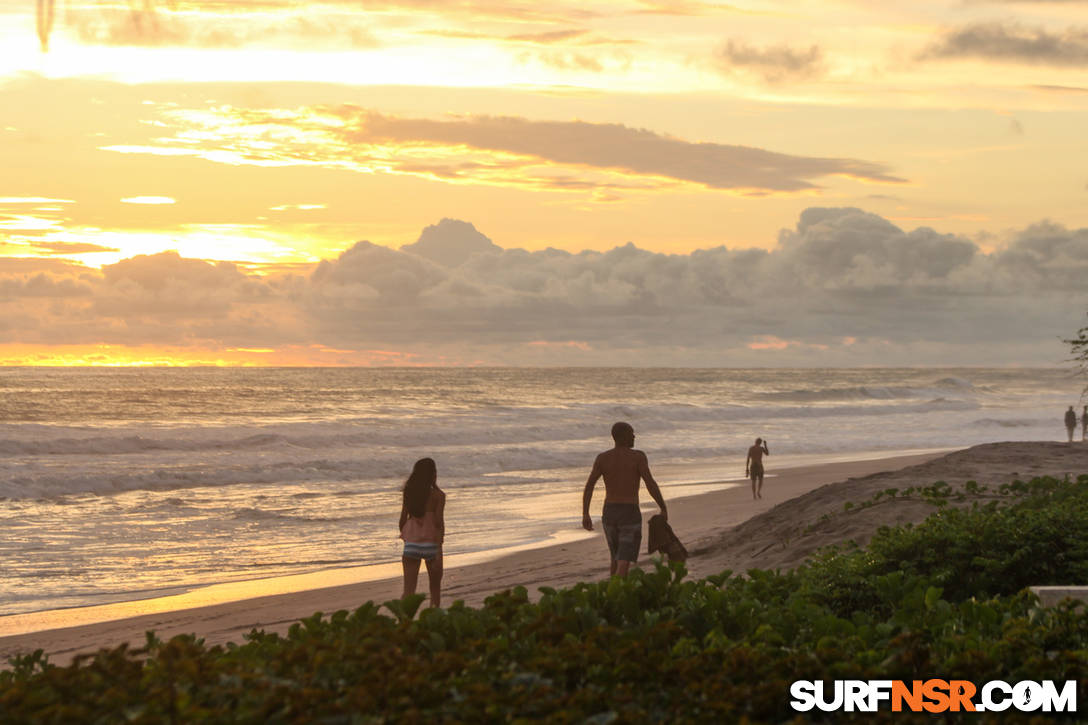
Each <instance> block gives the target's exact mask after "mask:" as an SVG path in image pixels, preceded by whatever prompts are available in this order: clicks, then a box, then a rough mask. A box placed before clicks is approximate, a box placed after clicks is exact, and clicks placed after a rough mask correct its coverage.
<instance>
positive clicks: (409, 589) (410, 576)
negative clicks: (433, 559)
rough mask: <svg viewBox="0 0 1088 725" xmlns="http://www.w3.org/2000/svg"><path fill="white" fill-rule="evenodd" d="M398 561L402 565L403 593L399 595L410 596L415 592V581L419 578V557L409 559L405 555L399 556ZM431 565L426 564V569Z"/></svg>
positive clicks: (402, 597) (402, 596)
mask: <svg viewBox="0 0 1088 725" xmlns="http://www.w3.org/2000/svg"><path fill="white" fill-rule="evenodd" d="M400 563H401V564H402V565H403V566H404V594H402V595H401V599H404V598H405V597H410V596H411V595H413V594H415V593H416V582H417V581H418V580H419V559H409V558H408V557H407V556H404V557H401V560H400ZM430 568H431V565H430V563H428V564H427V570H428V571H430Z"/></svg>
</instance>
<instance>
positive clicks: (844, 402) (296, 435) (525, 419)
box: [0, 388, 981, 467]
mask: <svg viewBox="0 0 1088 725" xmlns="http://www.w3.org/2000/svg"><path fill="white" fill-rule="evenodd" d="M860 391H867V392H865V393H862V392H860ZM839 392H840V393H841V398H842V399H841V400H840V401H839V404H837V405H808V404H805V403H806V402H817V398H818V397H819V396H821V395H822V396H824V397H825V398H826V397H827V396H826V391H825V392H821V391H815V392H813V393H811V395H812V396H813V399H812V400H811V401H804V400H794V401H785V400H783V401H780V404H778V405H745V404H740V403H727V404H718V405H711V404H703V405H696V404H687V403H669V404H648V405H614V404H606V403H586V404H580V405H568V406H562V407H559V406H556V407H535V408H529V407H527V408H522V409H513V410H511V411H510V412H509V413H505V412H504V413H501V414H498V415H496V414H495V413H494V412H493V411H480V410H475V411H470V412H466V413H461V414H443V415H435V416H432V417H430V418H404V419H402V420H399V421H388V420H382V421H374V420H371V419H351V420H347V421H336V422H327V421H325V422H315V423H312V424H303V423H292V424H284V425H271V426H268V427H267V428H265V429H263V430H261V429H254V428H252V427H230V426H223V427H220V428H218V429H211V428H196V427H194V428H177V429H174V430H156V431H148V430H138V431H133V430H127V431H118V432H117V434H116V435H95V436H73V435H71V434H70V431H69V430H68V429H64V428H59V429H54V430H43V429H41V428H40V427H39V428H36V429H34V430H32V431H18V430H16V431H12V430H11V427H10V426H9V427H8V430H6V431H5V432H8V433H9V436H10V434H11V433H12V432H15V433H16V434H17V435H18V437H15V436H11V437H5V438H2V439H0V460H5V459H8V460H10V459H25V458H28V457H36V456H38V457H51V456H94V457H102V456H145V457H150V458H152V459H154V458H157V457H167V458H169V457H170V456H171V454H177V455H178V456H179V457H183V456H185V455H187V454H194V453H195V454H201V453H223V454H229V453H252V454H254V455H278V456H286V455H290V454H292V453H298V454H300V455H306V454H307V453H309V455H313V454H314V453H318V452H323V451H324V452H336V453H337V454H339V452H341V451H344V450H350V449H355V450H360V451H366V450H373V449H379V450H386V449H389V450H405V449H413V448H432V449H433V448H442V447H457V446H494V445H510V446H517V445H525V446H536V445H540V444H545V443H572V442H587V443H588V442H594V444H596V442H597V441H600V440H602V439H603V440H607V437H608V430H609V428H610V426H611V425H612V423H613V422H614V421H616V420H627V421H629V422H631V423H632V424H634V425H635V426H636V427H638V428H640V429H641V430H655V431H665V430H682V429H685V428H687V427H689V426H692V425H703V424H712V425H713V424H716V425H722V426H728V425H730V424H733V423H737V424H746V423H749V422H751V421H774V420H786V419H798V420H804V419H808V418H828V417H836V416H840V417H844V418H853V417H857V416H882V415H897V414H903V413H907V414H917V413H925V412H932V411H946V410H971V409H974V408H978V407H981V403H980V402H979V401H977V400H974V399H971V398H967V399H964V398H959V397H955V396H952V397H949V396H948V395H946V394H943V392H942V391H939V390H930V391H922V390H920V389H919V390H915V391H914V392H913V393H912V395H913V396H916V397H914V398H913V399H902V398H896V397H895V395H899V394H898V393H894V392H888V391H882V392H875V393H874V392H873V391H872V390H871V389H868V388H856V389H849V390H846V391H839ZM922 392H928V393H930V395H928V396H922V395H921V394H922ZM805 395H809V394H807V393H806V394H805ZM805 395H802V396H801V397H805ZM880 396H886V397H883V398H882V397H880ZM785 402H792V404H781V403H785ZM314 465H317V466H318V467H320V466H321V464H320V463H319V462H315V464H314Z"/></svg>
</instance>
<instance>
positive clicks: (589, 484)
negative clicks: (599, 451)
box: [582, 456, 601, 531]
mask: <svg viewBox="0 0 1088 725" xmlns="http://www.w3.org/2000/svg"><path fill="white" fill-rule="evenodd" d="M600 477H601V457H600V456H597V458H595V459H594V461H593V468H592V469H591V470H590V472H589V478H588V479H587V480H586V490H585V491H583V492H582V528H583V529H585V530H586V531H593V519H592V518H590V516H589V502H590V501H591V500H592V499H593V487H594V486H596V485H597V480H598V479H600Z"/></svg>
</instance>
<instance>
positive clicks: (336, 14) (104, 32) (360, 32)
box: [65, 2, 381, 48]
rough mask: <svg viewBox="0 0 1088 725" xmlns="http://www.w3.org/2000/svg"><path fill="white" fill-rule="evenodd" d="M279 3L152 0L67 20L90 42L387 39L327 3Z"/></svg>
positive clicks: (352, 44)
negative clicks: (180, 7)
mask: <svg viewBox="0 0 1088 725" xmlns="http://www.w3.org/2000/svg"><path fill="white" fill-rule="evenodd" d="M275 9H276V10H277V11H278V12H274V13H268V12H267V11H266V12H260V9H259V8H253V7H249V8H241V9H239V8H222V7H218V6H213V7H207V6H205V8H204V10H203V11H201V12H197V13H184V14H183V13H175V12H173V11H171V10H170V9H165V10H164V9H160V8H157V7H156V6H154V5H153V4H151V3H149V2H147V3H144V4H143V5H141V6H133V7H130V8H129V9H128V10H122V9H117V8H104V9H89V8H73V9H71V10H69V11H68V12H67V13H66V15H65V23H66V25H67V26H68V27H70V28H71V29H72V31H73V32H74V33H75V35H76V37H78V38H79V40H80V42H82V43H85V44H89V45H109V46H140V47H153V46H188V47H198V48H238V47H242V46H249V45H280V46H283V45H292V44H297V43H311V42H314V41H321V42H322V44H323V45H326V46H333V47H337V48H344V47H347V48H375V47H379V46H380V45H381V43H380V42H379V41H378V39H377V37H376V36H375V35H374V34H373V32H372V29H371V26H370V25H368V24H367V23H366V22H365V21H364V20H360V19H359V18H357V17H353V16H352V15H353V14H346V13H345V12H344V11H340V10H334V9H330V8H329V7H327V6H326V7H324V8H318V9H317V10H316V11H314V10H312V9H311V10H310V11H308V12H306V13H300V12H297V9H296V8H291V7H290V6H286V5H283V6H279V7H276V8H275ZM254 10H257V12H253V11H254Z"/></svg>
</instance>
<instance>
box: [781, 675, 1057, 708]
mask: <svg viewBox="0 0 1088 725" xmlns="http://www.w3.org/2000/svg"><path fill="white" fill-rule="evenodd" d="M790 696H791V697H792V698H793V699H792V700H790V706H791V707H792V708H793V709H794V710H796V711H797V712H809V711H810V710H812V709H814V708H815V709H817V710H822V711H824V712H836V711H843V712H876V711H877V710H882V709H890V710H891V711H892V712H904V711H906V712H961V711H965V712H1004V711H1005V710H1009V709H1010V708H1011V709H1013V710H1019V711H1020V712H1076V711H1077V681H1076V680H1066V681H1065V682H1055V681H1053V680H1043V681H1042V682H1034V681H1032V680H1024V681H1022V682H1016V683H1009V682H1003V681H1001V680H991V681H990V682H986V683H984V684H983V685H982V686H977V685H976V684H975V683H973V682H971V681H970V680H936V679H932V680H912V681H911V682H909V683H908V682H906V681H904V680H834V681H833V682H831V683H827V682H825V681H823V680H797V681H796V682H794V683H793V684H792V685H790Z"/></svg>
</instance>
